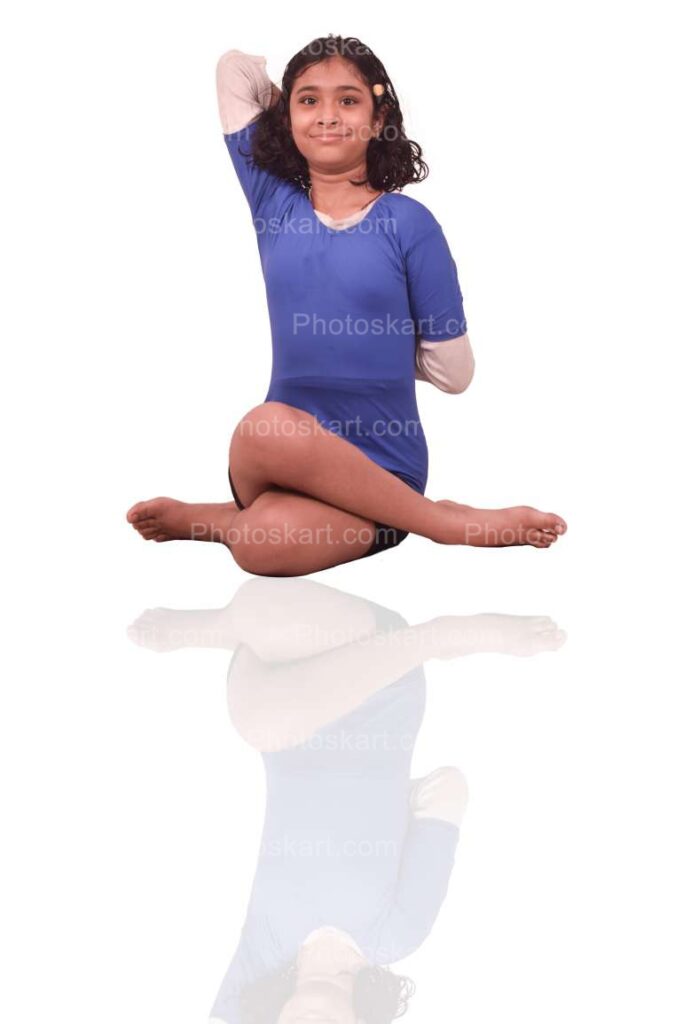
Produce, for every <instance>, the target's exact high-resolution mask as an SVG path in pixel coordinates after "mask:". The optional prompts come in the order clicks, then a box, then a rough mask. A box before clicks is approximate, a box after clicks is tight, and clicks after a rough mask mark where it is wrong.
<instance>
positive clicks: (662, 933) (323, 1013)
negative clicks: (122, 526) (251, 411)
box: [7, 545, 680, 1024]
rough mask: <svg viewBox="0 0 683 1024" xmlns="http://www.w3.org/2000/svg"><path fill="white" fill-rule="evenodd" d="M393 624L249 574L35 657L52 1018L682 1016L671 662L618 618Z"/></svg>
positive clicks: (287, 1020)
mask: <svg viewBox="0 0 683 1024" xmlns="http://www.w3.org/2000/svg"><path fill="white" fill-rule="evenodd" d="M156 550H157V551H158V550H159V549H158V548H157V549H156ZM167 550H168V549H167ZM177 550H182V551H183V552H190V550H191V549H190V546H189V545H186V546H185V547H184V548H183V547H182V545H181V546H180V547H179V548H177ZM192 550H194V549H192ZM211 550H213V549H211ZM217 553H218V552H217ZM207 554H208V551H207ZM390 554H392V553H389V555H390ZM393 554H395V552H394V553H393ZM544 554H545V553H544ZM389 555H387V556H385V557H387V558H388V557H389ZM188 557H189V556H188ZM513 557H514V556H513ZM366 564H368V563H366ZM539 566H541V563H540V562H536V563H535V565H534V567H533V568H534V569H535V571H537V572H538V571H542V572H544V571H545V567H542V568H541V569H539ZM556 568H557V566H556ZM532 575H533V572H532ZM347 578H348V577H347ZM548 579H549V577H548ZM399 589H400V588H399ZM397 592H398V591H397ZM586 597H587V601H588V602H589V603H591V602H592V598H591V597H590V595H588V594H587V595H586ZM438 600H439V601H441V600H442V597H441V596H440V597H439V599H438ZM398 603H399V602H398V601H396V602H395V603H393V604H392V606H389V605H387V604H385V603H381V602H379V601H374V600H371V599H369V598H366V597H364V596H362V595H360V594H357V593H353V592H351V591H350V590H343V589H340V588H338V587H335V586H333V585H331V583H328V582H322V581H321V580H319V579H310V578H309V579H267V578H248V579H245V580H243V581H242V582H240V583H238V584H237V585H236V586H234V585H233V586H232V588H231V593H230V597H229V599H228V600H227V601H226V602H225V603H224V604H223V605H222V606H221V607H215V608H209V609H202V608H188V609H183V608H166V607H154V608H148V609H146V610H141V611H140V613H139V614H138V615H136V616H133V618H132V619H131V620H130V622H129V623H128V625H127V627H126V628H125V630H124V634H125V635H124V636H123V637H121V633H120V632H119V631H118V630H117V629H116V628H114V627H115V625H116V624H115V623H113V624H112V623H107V622H104V621H102V620H98V616H97V609H95V608H93V607H89V606H88V605H87V604H85V605H84V606H83V609H82V613H81V618H80V619H79V618H78V617H77V616H76V617H75V618H74V621H73V632H74V635H73V640H72V641H68V642H67V643H66V649H68V648H69V647H70V645H71V643H72V642H73V647H72V648H71V649H72V653H73V657H72V659H71V660H70V661H69V660H68V659H67V658H65V657H64V650H62V654H61V655H59V646H58V647H57V649H56V650H55V651H54V654H55V657H54V660H53V661H51V660H50V659H49V658H48V652H47V651H46V650H44V651H43V652H42V654H41V655H40V657H41V659H44V661H43V664H44V669H45V670H44V671H43V672H42V673H41V674H40V676H38V677H37V678H36V680H35V683H34V685H33V686H32V687H30V686H27V687H26V689H25V691H24V692H23V693H22V695H21V699H20V701H19V703H20V704H23V710H24V714H25V715H27V716H29V717H32V720H33V727H34V735H33V737H32V739H31V743H30V744H29V745H28V746H27V747H26V748H25V750H24V756H23V759H22V756H21V754H20V753H18V752H17V751H16V749H15V765H16V766H17V768H16V773H15V775H14V777H12V776H9V777H8V778H9V783H10V785H9V787H8V793H7V798H8V800H9V805H10V809H11V810H12V811H13V813H14V815H15V820H16V821H17V822H20V823H21V828H22V832H21V834H22V837H23V838H22V841H21V842H20V843H19V844H18V848H17V850H16V859H15V860H14V863H13V867H12V871H13V877H14V879H15V882H16V885H15V886H14V887H13V888H12V887H10V891H9V907H10V913H11V916H12V920H13V921H14V922H15V926H16V931H15V934H14V940H13V941H14V942H15V943H16V944H17V945H18V947H19V948H21V949H22V950H23V953H24V954H25V955H27V956H28V961H29V962H33V963H35V964H38V963H40V964H41V969H40V978H38V979H36V984H37V985H39V989H38V991H37V993H36V996H35V999H36V1002H37V1005H38V1006H40V1007H41V1016H44V1011H46V1010H47V1007H48V1004H49V1003H54V1004H55V1005H60V1006H64V1005H68V1006H71V1007H72V1010H71V1019H72V1020H73V1021H78V1022H81V1021H83V1022H85V1021H86V1020H87V1021H90V1020H98V1021H103V1022H104V1021H106V1022H109V1021H112V1022H113V1021H115V1020H121V1019H127V1020H131V1021H136V1022H137V1021H143V1020H159V1021H165V1022H176V1021H178V1022H180V1021H183V1020H185V1021H186V1020H197V1021H205V1022H206V1021H207V1020H209V1019H211V1020H212V1021H215V1022H226V1024H248V1022H254V1024H256V1022H259V1024H260V1022H264V1024H265V1022H266V1021H269V1022H278V1024H300V1022H307V1021H319V1022H323V1021H324V1022H335V1024H347V1022H348V1024H351V1022H360V1021H365V1022H367V1024H370V1022H375V1021H377V1022H380V1021H391V1020H394V1019H397V1017H399V1016H401V1015H403V1014H407V1015H408V1018H407V1019H409V1020H414V1021H421V1022H427V1021H432V1020H434V1019H442V1018H443V1017H444V1016H445V1017H446V1019H460V1020H467V1021H477V1022H479V1021H482V1022H483V1021H489V1020H492V1019H494V1018H498V1016H499V1015H500V1014H502V1013H503V1012H504V1008H505V1007H506V1006H508V1007H509V1006H513V1007H515V1011H514V1013H515V1015H517V1014H518V1013H520V1012H521V1009H522V1008H526V1009H525V1013H526V1019H527V1020H529V1021H541V1020H547V1019H548V1017H550V1018H551V1019H553V1020H559V1021H565V1020H566V1021H569V1020H576V1019H579V1017H580V1016H581V1006H582V1003H583V1000H584V996H585V994H586V992H591V993H592V998H593V999H597V1000H598V1003H597V1004H596V1006H597V1007H599V1013H598V1010H597V1009H596V1006H594V1007H593V1008H592V1009H591V1011H590V1013H589V1014H588V1015H587V1016H585V1017H584V1018H583V1019H587V1020H591V1021H592V1020H596V1021H597V1020H598V1019H600V1017H602V1016H603V1014H604V1015H605V1017H608V1016H609V1015H610V1010H609V1008H610V1007H625V1005H626V1002H627V1001H628V1002H630V1003H631V1004H634V1003H635V1004H636V1005H637V1006H640V1007H642V1008H643V1011H645V1009H646V1008H647V1007H648V1006H650V1007H651V1006H652V1005H655V1004H657V1005H659V1003H660V1002H661V1004H662V1007H663V1015H662V1016H661V1018H660V1019H662V1020H667V1021H668V1020H673V1019H674V1018H673V1016H672V1015H671V1007H672V1006H673V1005H675V1004H674V1003H672V1001H671V997H672V992H671V987H670V983H669V981H668V980H667V979H668V978H670V977H671V974H670V972H671V970H672V968H673V963H672V961H673V959H674V949H675V945H674V944H673V938H672V936H673V933H674V932H673V930H674V926H675V920H674V918H675V912H676V909H677V908H680V887H679V885H678V881H677V878H678V867H677V865H678V860H677V856H678V851H679V847H678V841H679V839H678V833H679V829H678V823H677V817H678V808H679V806H680V802H679V799H678V788H679V783H680V750H679V745H678V738H677V734H678V723H677V722H675V721H673V720H671V719H670V718H668V716H667V703H668V700H669V698H670V697H671V689H670V688H671V686H672V683H673V680H672V678H671V674H670V673H669V674H667V669H666V668H665V667H663V666H662V665H661V663H660V660H659V657H658V651H657V649H656V645H655V646H652V645H650V643H649V640H645V641H644V637H645V636H646V632H643V633H641V634H640V635H639V634H638V632H637V630H635V629H634V628H633V627H634V623H633V621H631V623H630V626H629V623H628V622H626V621H624V622H622V623H621V625H620V624H619V622H618V620H616V619H615V618H614V617H613V615H612V613H611V611H610V609H609V608H608V607H606V608H605V616H604V619H603V620H601V621H596V620H595V619H593V620H592V622H591V624H590V626H588V623H589V619H588V618H587V617H586V616H585V615H584V614H583V613H582V612H581V610H580V609H577V608H576V606H574V607H575V610H574V618H575V620H576V628H575V630H573V631H572V630H569V629H568V628H566V627H567V623H566V622H563V621H561V617H559V616H558V617H554V616H553V615H552V614H546V613H549V612H551V611H552V608H547V609H544V608H542V607H541V608H536V609H535V611H536V614H506V613H502V612H501V611H500V610H498V609H497V607H496V605H497V602H494V603H492V609H493V610H491V611H490V612H476V613H474V614H462V613H458V614H451V613H449V611H448V609H447V608H443V609H442V611H441V612H439V613H438V614H433V613H432V612H433V610H434V603H435V602H434V600H428V599H427V598H426V597H424V598H423V603H424V604H425V606H426V607H430V609H431V611H430V613H429V614H427V615H425V616H424V617H420V616H419V615H415V614H414V613H413V614H406V613H403V612H402V611H401V608H400V607H398V606H397V605H398ZM419 603H420V600H419V598H418V599H417V604H418V605H419ZM454 603H455V604H456V605H462V604H463V601H462V600H461V599H460V598H458V597H457V595H455V596H454ZM406 604H410V605H411V606H412V607H413V608H414V607H415V605H416V598H415V594H414V593H411V594H408V593H407V594H406ZM570 605H571V602H570ZM62 613H63V609H61V610H60V609H56V610H55V615H56V617H57V619H58V620H59V621H60V622H61V623H62V625H63V621H64V620H63V618H62ZM34 614H35V610H34ZM591 614H593V613H592V612H591ZM641 625H642V626H643V630H645V629H646V625H647V619H646V618H645V617H644V618H643V619H642V620H641ZM117 634H118V635H117ZM49 635H50V626H49V624H48V625H47V627H46V637H47V636H49ZM59 635H60V636H61V639H62V641H63V640H64V635H63V633H62V634H59ZM650 636H651V634H650ZM95 637H98V639H99V642H101V643H102V649H101V650H96V649H95V646H94V638H95ZM79 640H80V641H82V643H81V644H80V646H79ZM107 643H109V644H110V645H111V649H110V650H107V649H106V644H107ZM645 649H646V650H645ZM644 653H646V654H647V659H646V660H645V661H644V660H643V654H644ZM627 662H630V663H631V668H633V667H634V666H635V665H637V666H638V669H639V672H640V674H639V675H637V676H636V677H633V676H632V675H627V674H626V672H625V666H626V663H627ZM648 665H649V669H648ZM641 683H642V684H643V685H642V686H641ZM9 744H10V747H11V745H12V744H11V740H10V741H9ZM38 750H40V752H41V757H40V758H39V757H38V756H37V751H38ZM31 751H32V752H31ZM13 789H15V790H16V793H17V794H19V793H22V794H23V796H24V800H23V804H22V806H21V807H19V806H18V803H19V801H18V799H17V801H16V803H14V804H13V795H12V791H13ZM27 793H29V794H30V795H31V799H30V800H28V801H27V800H26V799H25V797H26V794H27ZM669 927H670V928H671V929H672V930H671V932H670V933H669V931H668V929H669ZM16 948H17V946H15V949H16ZM657 979H659V980H660V982H661V987H660V989H659V990H654V989H653V987H652V986H653V983H654V982H655V981H656V980H657ZM14 980H15V982H16V983H17V984H22V983H23V984H25V985H28V984H29V980H28V979H27V978H26V977H25V976H22V975H21V974H20V976H19V977H18V978H15V979H14ZM665 998H666V1005H664V999H665ZM667 1007H668V1009H667ZM667 1014H668V1016H667ZM25 1019H27V1020H28V1019H30V1018H28V1017H27V1018H25ZM629 1019H630V1018H629ZM633 1019H636V1018H635V1017H634V1018H633Z"/></svg>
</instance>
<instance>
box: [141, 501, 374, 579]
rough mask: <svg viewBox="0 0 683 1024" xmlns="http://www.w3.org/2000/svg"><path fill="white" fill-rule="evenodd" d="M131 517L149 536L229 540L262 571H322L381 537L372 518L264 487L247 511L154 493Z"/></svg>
mask: <svg viewBox="0 0 683 1024" xmlns="http://www.w3.org/2000/svg"><path fill="white" fill-rule="evenodd" d="M134 510H137V511H134ZM136 516H137V517H140V518H135V517H136ZM128 519H129V521H131V522H132V523H133V526H135V528H136V529H137V530H138V532H139V533H140V534H141V535H142V536H143V537H144V538H145V539H146V540H162V541H163V540H170V539H175V540H183V539H186V540H213V541H218V542H220V543H223V544H225V545H226V546H227V547H228V548H229V550H230V552H231V554H232V556H233V558H234V559H235V561H236V562H237V564H238V565H239V566H240V568H242V569H244V570H245V571H246V572H251V573H254V574H256V575H259V576H303V575H306V574H307V573H312V572H320V571H321V570H323V569H329V568H331V567H332V566H335V565H341V564H342V563H344V562H350V561H353V560H354V559H356V558H362V557H363V556H364V555H365V554H367V552H368V550H369V549H370V547H371V546H372V544H373V543H374V539H375V524H374V523H373V522H371V521H370V520H368V519H363V518H361V517H360V516H354V515H353V514H352V513H350V512H345V511H344V510H343V509H338V508H334V507H333V506H330V505H327V504H326V503H325V502H322V501H318V500H317V499H316V498H310V497H308V496H307V495H305V494H294V493H290V492H288V491H263V493H261V494H260V495H259V496H258V497H257V498H255V499H254V501H253V502H252V503H251V505H250V506H249V507H248V508H246V509H244V510H242V511H239V510H238V509H237V507H236V505H235V504H234V502H229V503H228V504H225V505H220V504H219V505H192V504H186V503H185V502H181V501H176V500H175V499H173V498H152V499H151V500H150V501H145V502H138V504H137V505H134V506H133V509H131V510H129V513H128Z"/></svg>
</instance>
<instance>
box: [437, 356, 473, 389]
mask: <svg viewBox="0 0 683 1024" xmlns="http://www.w3.org/2000/svg"><path fill="white" fill-rule="evenodd" d="M473 377H474V358H472V359H471V360H470V364H469V367H468V369H467V372H466V373H465V374H463V375H461V376H459V377H457V378H455V379H451V380H449V381H448V387H447V388H444V391H446V392H447V393H448V394H449V395H461V394H462V393H463V391H467V389H468V387H469V386H470V384H471V383H472V378H473Z"/></svg>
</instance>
